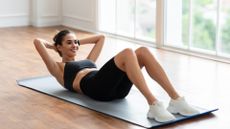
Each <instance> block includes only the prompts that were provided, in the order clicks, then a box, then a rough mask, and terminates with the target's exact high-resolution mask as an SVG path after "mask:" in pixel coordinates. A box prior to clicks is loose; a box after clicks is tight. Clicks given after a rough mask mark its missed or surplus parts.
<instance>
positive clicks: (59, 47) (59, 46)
mask: <svg viewBox="0 0 230 129" xmlns="http://www.w3.org/2000/svg"><path fill="white" fill-rule="evenodd" d="M56 48H57V50H58V51H60V52H61V51H62V46H61V45H59V44H58V45H57V46H56Z"/></svg>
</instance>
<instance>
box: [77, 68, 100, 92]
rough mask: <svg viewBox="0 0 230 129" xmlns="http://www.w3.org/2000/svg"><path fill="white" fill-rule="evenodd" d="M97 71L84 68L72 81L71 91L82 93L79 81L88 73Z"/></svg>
mask: <svg viewBox="0 0 230 129" xmlns="http://www.w3.org/2000/svg"><path fill="white" fill-rule="evenodd" d="M95 70H97V69H96V68H85V69H82V70H81V71H79V72H78V73H77V75H76V77H75V79H74V81H73V89H74V90H75V91H77V92H78V93H82V91H81V88H80V81H81V79H82V78H83V77H85V76H86V74H88V73H89V72H92V71H95Z"/></svg>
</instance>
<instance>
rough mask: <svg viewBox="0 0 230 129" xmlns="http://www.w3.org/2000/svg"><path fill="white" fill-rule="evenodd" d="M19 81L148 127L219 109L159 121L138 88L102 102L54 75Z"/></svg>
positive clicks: (54, 95) (89, 107)
mask: <svg viewBox="0 0 230 129" xmlns="http://www.w3.org/2000/svg"><path fill="white" fill-rule="evenodd" d="M17 83H18V85H20V86H24V87H27V88H30V89H32V90H35V91H38V92H41V93H45V94H47V95H50V96H53V97H56V98H59V99H62V100H66V101H68V102H71V103H74V104H77V105H80V106H83V107H86V108H88V109H91V110H94V111H97V112H101V113H104V114H107V115H109V116H112V117H115V118H118V119H121V120H124V121H127V122H130V123H133V124H136V125H139V126H142V127H146V128H152V127H159V126H163V125H168V124H172V123H175V122H178V121H182V120H186V119H191V118H194V117H197V116H200V115H205V114H208V113H211V112H213V111H216V110H218V109H216V108H213V109H204V108H200V107H196V108H197V109H198V110H199V111H200V112H201V113H200V114H197V115H194V116H190V117H184V116H180V115H175V116H176V118H177V119H176V120H175V121H171V122H167V123H159V122H156V121H155V120H150V119H147V117H146V114H147V111H148V105H147V103H146V100H145V99H144V97H143V96H142V95H141V94H140V93H139V92H138V91H137V90H134V89H132V90H131V92H130V94H129V95H128V96H127V97H126V98H125V99H122V100H115V101H111V102H100V101H95V100H92V99H90V98H88V97H87V96H84V95H81V94H77V93H73V92H69V91H67V90H66V89H64V88H63V87H62V86H61V85H60V84H59V83H58V82H57V81H56V80H55V78H53V77H52V76H43V77H35V78H28V79H22V80H17Z"/></svg>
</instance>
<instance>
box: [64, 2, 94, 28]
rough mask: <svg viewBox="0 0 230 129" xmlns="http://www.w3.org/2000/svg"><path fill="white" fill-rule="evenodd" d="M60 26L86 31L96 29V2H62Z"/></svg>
mask: <svg viewBox="0 0 230 129" xmlns="http://www.w3.org/2000/svg"><path fill="white" fill-rule="evenodd" d="M62 20H63V21H62V24H63V25H65V26H70V27H73V28H78V29H84V30H88V31H93V30H96V27H97V0H63V1H62Z"/></svg>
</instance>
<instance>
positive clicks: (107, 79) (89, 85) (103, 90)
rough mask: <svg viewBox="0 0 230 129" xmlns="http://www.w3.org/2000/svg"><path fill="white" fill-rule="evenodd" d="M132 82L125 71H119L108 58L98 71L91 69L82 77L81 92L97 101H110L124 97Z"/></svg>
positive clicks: (112, 60)
mask: <svg viewBox="0 0 230 129" xmlns="http://www.w3.org/2000/svg"><path fill="white" fill-rule="evenodd" d="M132 85H133V83H132V82H131V81H130V80H129V78H128V76H127V75H126V73H125V72H123V71H121V70H120V69H119V68H118V67H117V66H116V65H115V62H114V58H112V59H110V60H109V61H108V62H107V63H106V64H105V65H104V66H102V68H101V69H100V70H99V71H92V72H90V73H88V74H87V75H86V76H85V77H83V78H82V80H81V82H80V87H81V90H82V92H83V93H84V94H85V95H87V96H89V97H90V98H93V99H95V100H99V101H111V100H114V99H122V98H125V97H126V96H127V95H128V93H129V91H130V89H131V87H132Z"/></svg>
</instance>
